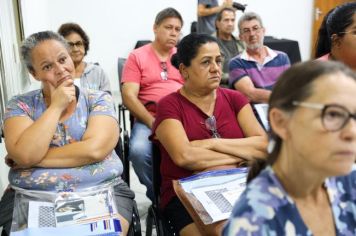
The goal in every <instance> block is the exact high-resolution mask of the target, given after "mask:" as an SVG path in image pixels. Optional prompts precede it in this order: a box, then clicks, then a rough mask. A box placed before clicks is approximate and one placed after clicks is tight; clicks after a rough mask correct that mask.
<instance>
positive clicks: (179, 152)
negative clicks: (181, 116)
mask: <svg viewBox="0 0 356 236" xmlns="http://www.w3.org/2000/svg"><path fill="white" fill-rule="evenodd" d="M156 136H157V138H158V139H159V140H160V142H161V143H162V145H163V146H164V147H165V149H166V150H167V152H168V154H169V155H170V157H171V158H172V160H173V162H174V163H175V164H176V165H177V166H180V167H182V168H185V169H188V170H192V171H202V170H206V169H209V168H214V167H218V166H224V165H235V166H236V165H237V164H238V163H240V162H242V161H243V160H242V159H241V158H239V157H238V156H234V155H229V154H225V153H221V152H217V151H214V150H210V149H209V148H207V147H206V146H204V145H197V142H196V141H193V142H190V141H189V140H188V137H187V135H186V133H185V130H184V128H183V126H182V123H181V122H180V121H178V120H176V119H166V120H164V121H162V122H161V123H160V124H159V126H158V127H157V129H156Z"/></svg>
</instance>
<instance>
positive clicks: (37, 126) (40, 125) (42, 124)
mask: <svg viewBox="0 0 356 236" xmlns="http://www.w3.org/2000/svg"><path fill="white" fill-rule="evenodd" d="M61 113H62V109H58V108H56V107H54V106H52V107H49V108H48V109H47V110H46V111H45V112H44V113H43V114H42V115H41V117H40V118H39V119H38V120H36V121H33V120H32V119H30V118H29V117H24V116H16V117H11V118H8V119H6V120H5V123H4V135H5V145H6V150H7V152H8V155H9V156H10V157H11V159H12V160H13V161H14V162H15V163H16V164H17V165H19V166H22V167H31V166H33V165H35V164H37V163H38V162H40V161H41V160H42V159H43V158H44V156H45V155H46V153H47V152H48V149H49V145H50V143H51V140H52V138H53V135H54V133H55V131H56V128H57V124H58V121H59V118H60V116H61Z"/></svg>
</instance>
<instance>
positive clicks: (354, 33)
mask: <svg viewBox="0 0 356 236" xmlns="http://www.w3.org/2000/svg"><path fill="white" fill-rule="evenodd" d="M340 34H351V35H352V36H356V29H352V30H349V31H343V32H340Z"/></svg>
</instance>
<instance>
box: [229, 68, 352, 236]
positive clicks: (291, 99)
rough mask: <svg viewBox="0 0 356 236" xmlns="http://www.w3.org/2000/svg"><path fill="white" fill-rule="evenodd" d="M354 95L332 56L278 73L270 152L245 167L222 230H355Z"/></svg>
mask: <svg viewBox="0 0 356 236" xmlns="http://www.w3.org/2000/svg"><path fill="white" fill-rule="evenodd" d="M325 91H328V92H327V93H325ZM355 93H356V75H355V73H354V72H353V71H351V70H350V69H349V68H347V67H346V66H344V65H343V64H341V63H338V62H331V61H330V62H329V61H326V62H321V61H311V62H306V63H303V64H299V65H296V66H293V67H292V68H291V69H289V70H288V71H286V72H285V73H284V74H283V75H282V76H281V77H280V78H279V80H278V82H277V84H276V85H275V87H274V89H273V91H272V94H271V98H270V101H269V121H270V126H271V128H272V131H271V142H270V144H271V145H270V146H269V149H270V151H271V152H270V154H269V156H268V158H267V159H265V161H259V163H256V165H253V167H252V168H251V170H250V173H249V174H250V176H249V180H250V182H249V183H248V185H247V188H246V189H245V191H244V192H243V193H242V194H241V196H240V198H239V200H238V201H237V202H236V205H235V207H234V210H233V213H232V215H231V219H230V220H229V223H228V224H227V227H226V228H225V229H224V233H223V235H355V229H356V191H355V189H356V167H355V164H354V162H355V159H356V104H355V102H354V97H355ZM261 170H262V171H261ZM256 175H257V176H256Z"/></svg>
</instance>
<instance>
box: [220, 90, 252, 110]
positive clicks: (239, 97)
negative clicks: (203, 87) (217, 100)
mask: <svg viewBox="0 0 356 236" xmlns="http://www.w3.org/2000/svg"><path fill="white" fill-rule="evenodd" d="M217 91H218V96H221V97H225V98H226V100H227V101H228V102H229V103H232V104H233V105H237V104H239V105H240V106H244V105H246V104H247V103H249V100H248V99H247V97H246V96H245V95H243V94H242V93H241V92H240V91H237V90H234V89H229V88H221V87H219V88H218V89H217Z"/></svg>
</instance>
